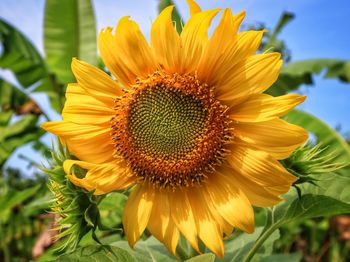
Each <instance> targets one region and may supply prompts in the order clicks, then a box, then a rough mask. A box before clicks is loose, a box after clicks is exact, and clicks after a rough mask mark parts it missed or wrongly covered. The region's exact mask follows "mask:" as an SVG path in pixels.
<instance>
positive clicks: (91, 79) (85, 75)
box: [72, 58, 124, 108]
mask: <svg viewBox="0 0 350 262" xmlns="http://www.w3.org/2000/svg"><path fill="white" fill-rule="evenodd" d="M72 70H73V73H74V75H75V77H76V79H77V81H78V84H79V86H81V87H82V88H83V89H84V90H85V91H86V92H87V93H88V94H90V95H91V96H93V97H94V98H96V99H98V100H100V101H102V102H104V103H105V104H106V105H107V106H108V107H110V108H113V105H114V100H115V98H116V97H117V96H122V95H123V94H124V92H123V91H122V89H121V88H120V86H119V85H118V84H117V83H116V82H115V81H113V80H112V78H111V77H110V76H109V75H107V74H106V73H105V72H103V71H102V70H100V69H99V68H97V67H95V66H92V65H90V64H88V63H85V62H83V61H79V60H78V59H76V58H73V60H72Z"/></svg>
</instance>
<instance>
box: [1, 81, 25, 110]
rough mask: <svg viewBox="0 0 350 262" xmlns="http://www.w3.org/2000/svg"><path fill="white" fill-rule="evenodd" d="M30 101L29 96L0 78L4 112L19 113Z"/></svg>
mask: <svg viewBox="0 0 350 262" xmlns="http://www.w3.org/2000/svg"><path fill="white" fill-rule="evenodd" d="M30 100H31V99H30V97H29V96H28V95H27V94H25V93H23V92H22V91H21V90H19V89H18V88H17V87H15V86H14V85H12V84H10V83H8V82H6V81H5V80H3V79H1V78H0V108H1V109H2V111H8V110H13V111H17V110H19V109H20V107H21V106H22V105H24V104H25V103H26V102H29V101H30Z"/></svg>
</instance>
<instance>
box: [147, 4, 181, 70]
mask: <svg viewBox="0 0 350 262" xmlns="http://www.w3.org/2000/svg"><path fill="white" fill-rule="evenodd" d="M173 9H174V7H173V6H169V7H167V8H165V9H164V10H163V11H162V12H161V13H160V15H159V16H158V17H157V19H156V20H155V21H154V23H153V26H152V31H151V45H152V49H153V53H154V56H155V57H156V58H157V60H158V62H159V63H160V64H161V66H162V67H163V68H164V69H165V70H166V71H168V72H170V73H174V72H176V69H177V67H178V65H179V61H180V60H179V59H180V49H181V41H180V36H179V35H178V33H177V31H176V29H175V27H174V23H173V21H172V12H173Z"/></svg>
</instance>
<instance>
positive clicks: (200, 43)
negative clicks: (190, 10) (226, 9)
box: [178, 9, 220, 74]
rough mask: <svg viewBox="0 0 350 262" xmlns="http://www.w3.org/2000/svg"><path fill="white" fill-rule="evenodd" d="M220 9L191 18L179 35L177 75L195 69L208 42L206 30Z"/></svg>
mask: <svg viewBox="0 0 350 262" xmlns="http://www.w3.org/2000/svg"><path fill="white" fill-rule="evenodd" d="M219 11H220V9H213V10H208V11H204V12H200V13H197V14H194V15H193V16H191V18H190V19H189V21H188V22H187V23H186V25H185V27H184V29H183V30H182V33H181V43H182V55H181V58H182V60H181V66H180V69H179V72H178V73H180V74H181V73H191V72H194V71H195V70H196V69H197V65H198V62H199V60H200V58H201V56H202V52H203V50H204V46H205V45H206V44H207V42H208V28H209V26H210V23H211V21H212V20H213V18H214V17H215V15H216V14H217V13H218V12H219Z"/></svg>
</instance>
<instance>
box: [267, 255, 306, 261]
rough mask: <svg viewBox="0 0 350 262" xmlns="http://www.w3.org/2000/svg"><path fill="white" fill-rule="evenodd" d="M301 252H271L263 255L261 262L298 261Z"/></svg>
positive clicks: (300, 257)
mask: <svg viewBox="0 0 350 262" xmlns="http://www.w3.org/2000/svg"><path fill="white" fill-rule="evenodd" d="M302 257H303V256H302V253H292V254H273V255H271V256H267V257H264V258H263V259H261V262H280V261H283V262H299V261H301V259H302Z"/></svg>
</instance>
